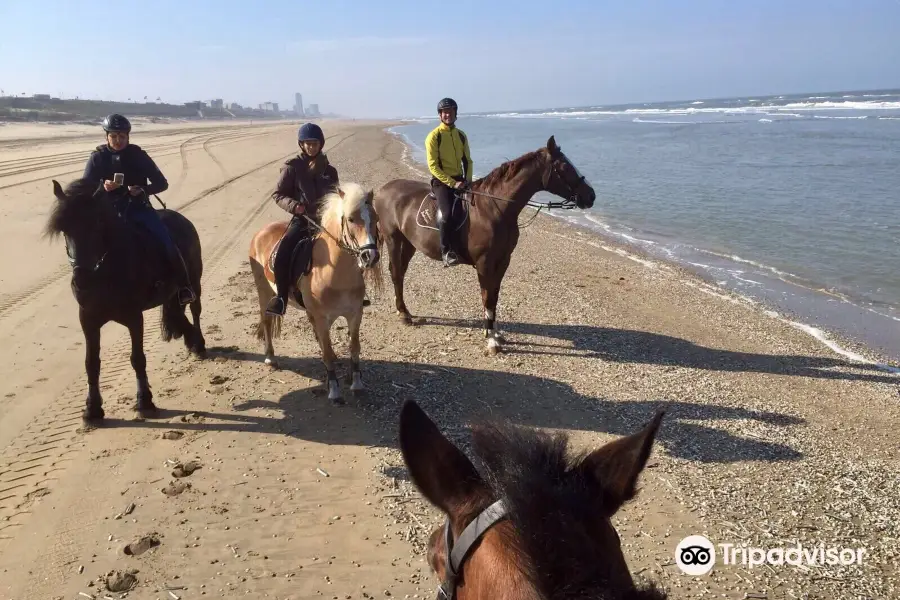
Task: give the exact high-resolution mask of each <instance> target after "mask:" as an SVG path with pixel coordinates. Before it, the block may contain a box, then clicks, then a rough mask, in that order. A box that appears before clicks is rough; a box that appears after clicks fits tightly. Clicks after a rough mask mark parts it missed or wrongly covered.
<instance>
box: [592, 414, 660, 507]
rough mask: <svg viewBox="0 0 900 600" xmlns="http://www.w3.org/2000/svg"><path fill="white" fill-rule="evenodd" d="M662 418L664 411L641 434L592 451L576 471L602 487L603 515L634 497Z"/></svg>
mask: <svg viewBox="0 0 900 600" xmlns="http://www.w3.org/2000/svg"><path fill="white" fill-rule="evenodd" d="M663 415H665V411H663V410H661V411H659V412H657V413H656V415H655V416H654V417H653V420H651V421H650V423H649V424H648V425H647V426H646V427H644V429H643V430H642V431H639V432H638V433H635V434H632V435H629V436H627V437H623V438H621V439H618V440H616V441H614V442H610V443H609V444H606V445H605V446H603V447H602V448H599V449H597V450H594V451H593V452H591V453H590V454H589V455H588V456H587V457H586V458H585V459H584V461H583V462H582V463H581V465H579V467H578V468H579V469H581V470H582V471H585V472H586V475H587V476H588V477H590V478H593V479H594V480H595V481H596V482H597V483H598V484H600V486H601V487H602V489H603V512H604V513H605V514H606V516H612V515H613V514H615V512H616V511H617V510H619V508H620V507H621V506H622V505H623V504H625V503H626V502H628V501H629V500H631V499H632V498H634V496H635V493H636V489H635V487H636V484H637V479H638V476H639V475H640V474H641V471H643V470H644V466H645V465H646V464H647V459H648V458H650V451H651V450H652V448H653V441H654V440H655V439H656V432H657V431H658V430H659V425H660V423H661V422H662V418H663Z"/></svg>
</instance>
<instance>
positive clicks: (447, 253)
mask: <svg viewBox="0 0 900 600" xmlns="http://www.w3.org/2000/svg"><path fill="white" fill-rule="evenodd" d="M440 234H441V256H442V257H443V259H444V266H445V267H452V266H453V265H455V264H457V263H459V256H457V254H456V252H454V251H453V248H452V247H451V245H450V219H448V218H446V217H444V218H443V219H441V222H440Z"/></svg>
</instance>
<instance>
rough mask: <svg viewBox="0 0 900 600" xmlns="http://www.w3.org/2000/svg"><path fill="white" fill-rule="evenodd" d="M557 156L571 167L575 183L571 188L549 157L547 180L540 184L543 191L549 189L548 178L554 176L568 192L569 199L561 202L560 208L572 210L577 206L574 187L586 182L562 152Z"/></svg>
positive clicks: (576, 193)
mask: <svg viewBox="0 0 900 600" xmlns="http://www.w3.org/2000/svg"><path fill="white" fill-rule="evenodd" d="M559 155H560V156H561V157H562V158H564V159H565V160H566V162H567V163H569V164H570V165H571V166H572V168H573V169H574V170H575V173H576V174H577V175H578V181H577V183H576V184H575V185H574V186H573V185H572V184H571V183H570V182H569V180H568V179H566V178H565V177H563V175H562V173H560V172H559V167H557V166H556V161H555V160H554V159H553V157H552V156H551V157H550V172H549V173H547V178H546V179H545V180H543V181H541V184H542V185H543V186H544V189H545V190H546V189H548V188H549V187H550V176H551V175H556V178H557V179H558V180H559V181H560V182H561V183H562V184H563V185H564V186H565V187H566V188H567V190H568V196H569V197H568V199H567V200H566V201H565V202H563V206H562V208H574V207H575V206H577V203H578V191H577V190H576V186H580V185H582V184H586V183H587V180H586V179H585V177H584V175H582V174H581V173H578V169H575V165H572V161H570V160H569V158H568V157H567V156H566V155H565V154H563V153H562V150H560V151H559Z"/></svg>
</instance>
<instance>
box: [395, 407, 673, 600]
mask: <svg viewBox="0 0 900 600" xmlns="http://www.w3.org/2000/svg"><path fill="white" fill-rule="evenodd" d="M662 417H663V412H658V413H657V414H656V416H655V417H654V418H653V420H652V421H651V422H650V423H649V424H648V425H647V426H646V427H645V428H644V429H643V430H642V431H640V432H638V433H635V434H633V435H630V436H627V437H624V438H620V439H618V440H616V441H614V442H610V443H609V444H606V445H605V446H602V447H600V448H598V449H596V450H594V451H593V452H590V453H588V454H586V455H582V456H580V457H575V458H571V457H569V456H568V452H567V445H568V439H567V436H566V434H563V433H556V434H553V435H551V434H548V433H545V432H542V431H539V430H533V429H526V428H522V427H514V426H511V425H508V424H488V425H479V426H476V427H473V429H472V441H473V446H474V450H475V453H476V455H477V456H478V457H479V459H481V462H482V464H483V469H482V472H483V473H484V476H482V475H481V474H480V473H479V471H478V470H476V468H475V466H474V465H473V464H472V463H471V462H470V461H469V459H468V458H466V455H465V454H463V453H462V452H461V451H460V450H459V449H458V448H457V447H456V446H455V445H454V444H453V443H452V442H450V440H448V439H447V438H446V437H444V435H443V434H441V432H440V431H439V430H438V428H437V426H435V424H434V423H433V422H432V421H431V419H429V418H428V416H427V415H426V414H425V413H424V412H423V411H422V409H421V408H419V406H418V405H417V404H416V403H415V402H413V401H407V402H406V403H405V404H404V405H403V409H402V410H401V412H400V449H401V451H402V452H403V459H404V461H405V462H406V466H407V467H408V468H409V473H410V475H411V477H412V480H413V482H414V483H415V485H416V486H417V487H418V488H419V490H420V491H421V492H422V495H423V496H425V498H426V499H427V500H428V501H429V502H431V503H432V504H433V505H434V506H436V507H437V508H439V509H441V511H443V513H444V514H445V515H446V523H445V525H444V526H443V527H439V528H437V529H435V530H434V531H433V532H432V534H431V538H430V539H429V542H428V563H429V565H430V566H431V568H432V570H433V571H434V573H435V574H436V575H437V576H438V578H439V579H440V581H441V587H440V590H439V592H438V596H437V597H438V600H454V599H456V600H476V599H477V600H513V599H516V600H541V599H545V600H551V599H553V600H562V599H564V598H565V599H573V600H574V599H578V600H583V599H588V598H596V599H598V600H606V599H610V600H611V599H621V600H626V599H630V600H662V599H664V598H666V595H665V594H664V593H663V592H662V591H660V590H658V589H657V588H656V587H655V586H653V585H647V586H641V587H638V586H636V585H635V582H634V580H633V579H632V577H631V573H630V572H629V570H628V565H627V564H626V562H625V557H624V556H623V554H622V547H621V544H620V541H619V535H618V534H617V533H616V530H615V529H614V528H613V526H612V523H611V522H610V519H611V517H612V516H613V515H614V514H615V513H616V511H618V510H619V508H620V507H621V506H622V505H623V504H624V503H625V502H627V501H628V500H631V499H632V498H633V497H634V496H635V493H636V492H635V486H636V483H637V479H638V476H639V475H640V473H641V471H642V470H643V469H644V465H646V463H647V459H648V458H649V457H650V451H651V449H652V447H653V441H654V438H655V437H656V432H657V430H658V429H659V425H660V422H661V421H662Z"/></svg>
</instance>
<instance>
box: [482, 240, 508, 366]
mask: <svg viewBox="0 0 900 600" xmlns="http://www.w3.org/2000/svg"><path fill="white" fill-rule="evenodd" d="M508 266H509V258H505V259H503V261H502V262H501V263H500V264H499V265H497V268H495V269H493V270H491V271H490V272H489V273H486V274H484V275H483V274H482V273H481V272H479V273H478V283H479V284H480V285H481V302H482V304H483V305H484V337H485V338H487V351H488V353H489V354H497V353H498V352H500V351H501V350H503V338H502V337H501V336H500V334H499V333H497V331H496V330H495V328H494V327H495V324H496V319H497V301H498V300H499V299H500V284H501V283H502V281H503V276H504V275H505V274H506V268H507V267H508Z"/></svg>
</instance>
